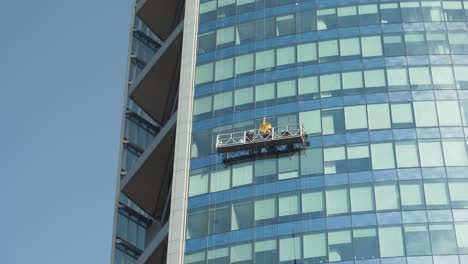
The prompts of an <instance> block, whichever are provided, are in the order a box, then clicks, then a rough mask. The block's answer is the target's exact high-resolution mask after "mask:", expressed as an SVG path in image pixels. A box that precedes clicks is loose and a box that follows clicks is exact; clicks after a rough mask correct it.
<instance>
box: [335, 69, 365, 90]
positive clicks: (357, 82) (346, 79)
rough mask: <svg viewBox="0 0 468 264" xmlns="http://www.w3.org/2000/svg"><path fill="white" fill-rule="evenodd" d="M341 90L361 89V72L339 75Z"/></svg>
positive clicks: (362, 84)
mask: <svg viewBox="0 0 468 264" xmlns="http://www.w3.org/2000/svg"><path fill="white" fill-rule="evenodd" d="M341 78H342V81H343V89H361V88H363V87H364V82H363V80H362V72H360V71H357V72H343V73H342V74H341Z"/></svg>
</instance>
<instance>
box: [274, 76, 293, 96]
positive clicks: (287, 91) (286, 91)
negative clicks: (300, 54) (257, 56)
mask: <svg viewBox="0 0 468 264" xmlns="http://www.w3.org/2000/svg"><path fill="white" fill-rule="evenodd" d="M276 89H277V97H278V98H285V97H291V96H296V80H289V81H284V82H278V83H277V84H276Z"/></svg>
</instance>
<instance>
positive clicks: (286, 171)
mask: <svg viewBox="0 0 468 264" xmlns="http://www.w3.org/2000/svg"><path fill="white" fill-rule="evenodd" d="M298 169H299V155H297V153H295V154H290V155H285V156H282V157H279V158H278V180H283V179H291V178H297V177H298V176H299V175H298Z"/></svg>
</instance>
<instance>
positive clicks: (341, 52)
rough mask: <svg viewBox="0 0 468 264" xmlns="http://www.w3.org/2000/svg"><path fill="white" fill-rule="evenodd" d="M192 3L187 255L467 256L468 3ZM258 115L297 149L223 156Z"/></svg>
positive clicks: (415, 259)
mask: <svg viewBox="0 0 468 264" xmlns="http://www.w3.org/2000/svg"><path fill="white" fill-rule="evenodd" d="M199 12H200V15H199V26H198V46H197V66H196V81H195V88H194V89H195V98H194V104H193V105H194V106H193V124H192V145H191V162H190V170H191V171H190V180H189V187H188V188H189V189H188V192H189V198H188V206H187V220H186V237H185V239H186V243H185V263H187V264H188V263H210V264H212V263H213V264H214V263H242V264H244V263H245V264H247V263H262V264H263V263H268V264H274V263H328V262H333V263H346V264H348V263H349V264H351V263H359V264H361V263H363V264H364V263H372V264H374V263H382V264H400V263H405V264H420V263H421V264H422V263H424V264H426V263H429V264H430V263H435V264H467V263H468V155H467V140H466V138H467V136H468V129H467V128H468V127H467V126H468V90H467V89H468V29H467V27H468V24H467V22H468V1H391V0H388V1H387V0H385V1H384V0H381V1H376V0H374V1H371V0H360V1H358V0H352V1H351V0H336V1H335V0H208V1H206V0H201V1H200V5H199ZM264 116H266V117H267V119H268V121H269V122H270V123H272V125H273V126H285V125H287V124H296V123H302V124H304V127H305V130H306V132H307V134H308V138H307V144H306V148H305V149H304V150H302V151H300V152H294V151H291V152H288V153H282V154H275V155H274V156H268V155H263V154H258V155H257V156H256V157H254V158H252V159H250V160H243V161H237V162H232V163H223V161H222V156H221V155H218V153H217V152H216V146H215V139H216V136H217V135H218V134H222V133H230V132H239V131H246V130H251V129H255V128H258V126H259V124H260V123H261V121H262V118H263V117H264Z"/></svg>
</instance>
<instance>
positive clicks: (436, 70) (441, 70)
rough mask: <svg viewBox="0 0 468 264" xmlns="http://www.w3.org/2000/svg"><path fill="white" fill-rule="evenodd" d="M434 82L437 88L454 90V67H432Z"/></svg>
mask: <svg viewBox="0 0 468 264" xmlns="http://www.w3.org/2000/svg"><path fill="white" fill-rule="evenodd" d="M431 71H432V82H433V83H434V87H435V88H439V89H442V88H454V87H453V83H454V80H453V72H452V67H446V66H434V67H431Z"/></svg>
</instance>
